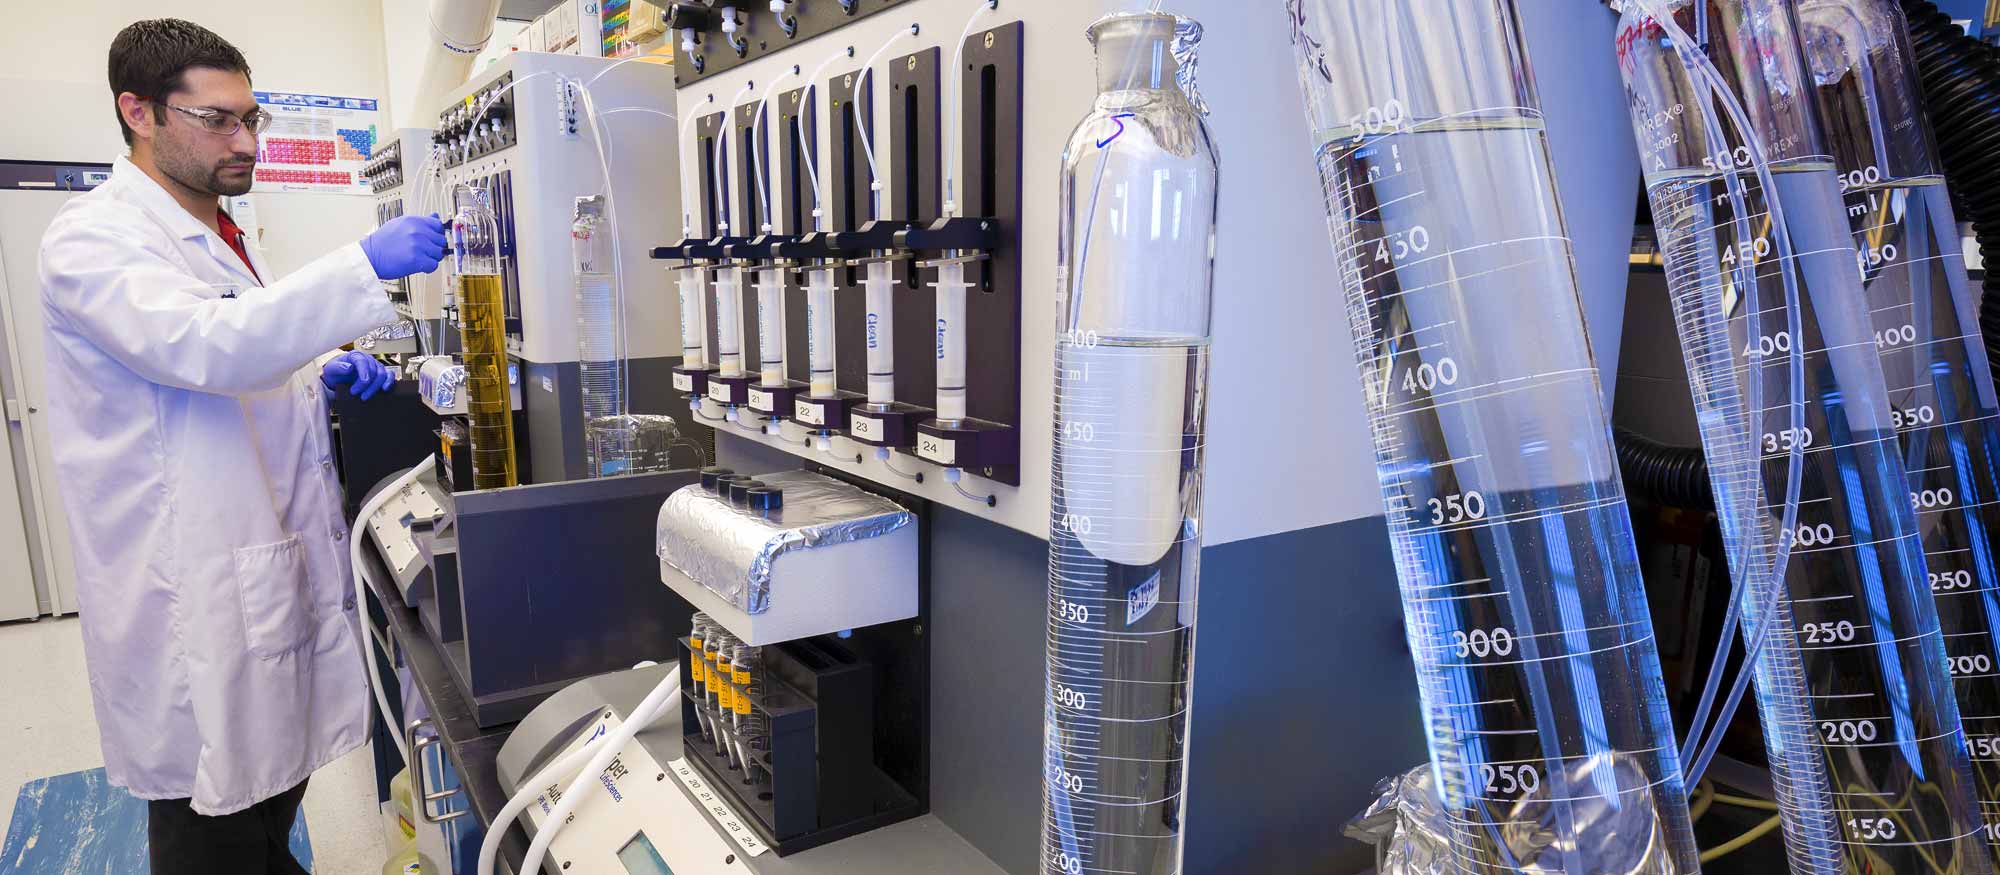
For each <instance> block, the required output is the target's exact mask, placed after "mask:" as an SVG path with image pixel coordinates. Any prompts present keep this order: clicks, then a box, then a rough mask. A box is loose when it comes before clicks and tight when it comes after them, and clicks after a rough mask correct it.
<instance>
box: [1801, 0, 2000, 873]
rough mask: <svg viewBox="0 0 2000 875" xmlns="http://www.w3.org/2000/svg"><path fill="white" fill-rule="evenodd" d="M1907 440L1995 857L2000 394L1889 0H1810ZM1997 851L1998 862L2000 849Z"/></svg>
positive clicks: (1855, 232) (1893, 400)
mask: <svg viewBox="0 0 2000 875" xmlns="http://www.w3.org/2000/svg"><path fill="white" fill-rule="evenodd" d="M1798 15H1799V27H1800V34H1801V36H1802V37H1803V42H1804V44H1805V54H1806V63H1807V65H1808V66H1809V67H1810V68H1811V71H1812V76H1813V84H1814V86H1815V90H1816V91H1817V93H1818V94H1819V105H1820V110H1821V117H1822V118H1823V119H1824V121H1825V127H1826V133H1827V145H1828V147H1830V148H1831V150H1832V152H1833V158H1834V170H1835V171H1836V172H1837V173H1838V174H1839V176H1840V189H1841V196H1842V202H1843V205H1844V206H1845V207H1846V209H1847V226H1848V231H1849V233H1850V235H1851V236H1852V237H1853V240H1854V247H1855V257H1856V266H1857V267H1858V269H1859V270H1860V273H1861V281H1862V286H1863V288H1864V289H1865V290H1866V293H1867V302H1868V310H1869V316H1870V318H1871V320H1872V323H1871V325H1870V327H1871V328H1872V329H1873V330H1874V333H1875V345H1876V347H1877V349H1878V350H1879V353H1880V357H1881V360H1882V374H1883V378H1884V380H1885V381H1886V383H1887V385H1888V390H1889V407H1890V415H1889V418H1890V425H1891V426H1893V427H1894V428H1895V429H1896V433H1897V435H1898V437H1899V438H1900V441H1901V444H1902V448H1903V468H1904V470H1905V471H1906V472H1907V473H1908V474H1909V478H1910V487H1909V492H1910V506H1911V508H1912V509H1913V510H1914V511H1915V513H1916V515H1917V530H1918V533H1919V535H1920V536H1921V537H1922V539H1923V546H1924V564H1925V566H1926V569H1927V572H1928V574H1927V578H1928V580H1929V584H1930V590H1931V594H1932V597H1933V598H1935V599H1936V601H1937V613H1938V628H1939V630H1940V632H1941V633H1942V634H1943V638H1944V642H1945V654H1946V658H1947V659H1949V660H1950V662H1949V664H1950V666H1951V675H1952V686H1953V688H1954V691H1955V692H1956V693H1957V695H1958V710H1959V718H1960V721H1961V723H1962V725H1963V726H1964V727H1965V742H1966V748H1967V750H1968V751H1969V752H1970V753H1971V757H1972V771H1973V783H1974V790H1975V793H1976V794H1977V796H1978V798H1979V805H1980V809H1981V811H1980V813H1981V815H1982V816H1983V817H1984V818H1985V824H1986V831H1985V835H1984V838H1985V840H1986V843H1987V849H1988V851H1989V853H1994V852H2000V843H1996V839H2000V669H1996V667H1995V666H1996V661H2000V647H1996V644H2000V595H1996V594H1997V593H2000V490H1996V488H1995V487H1996V481H2000V404H1996V403H1995V397H1994V389H1993V371H1992V368H1991V366H1990V365H1989V363H1988V361H1987V355H1986V345H1985V341H1984V339H1983V338H1982V337H1981V335H1980V331H1979V303H1978V294H1979V293H1978V290H1977V288H1976V287H1975V286H1973V285H1972V283H1971V281H1970V280H1969V279H1968V278H1967V276H1966V268H1965V256H1964V250H1963V249H1962V248H1961V244H1960V243H1959V235H1958V222H1957V220H1956V219H1955V218H1953V216H1952V211H1951V197H1950V193H1949V192H1947V191H1946V189H1945V180H1944V174H1943V171H1942V170H1941V169H1940V168H1939V163H1938V157H1937V147H1936V145H1935V143H1934V141H1933V139H1932V136H1931V126H1930V121H1929V118H1928V117H1927V116H1926V115H1925V113H1924V108H1923V102H1922V101H1923V92H1922V86H1921V84H1920V80H1919V78H1918V75H1917V70H1916V64H1915V55H1914V54H1913V53H1912V51H1911V48H1910V40H1909V33H1908V24H1907V22H1906V21H1905V20H1904V18H1903V11H1902V8H1901V7H1900V6H1899V5H1898V4H1897V3H1896V2H1895V0H1801V2H1800V3H1799V4H1798ZM1996 862H2000V857H1996Z"/></svg>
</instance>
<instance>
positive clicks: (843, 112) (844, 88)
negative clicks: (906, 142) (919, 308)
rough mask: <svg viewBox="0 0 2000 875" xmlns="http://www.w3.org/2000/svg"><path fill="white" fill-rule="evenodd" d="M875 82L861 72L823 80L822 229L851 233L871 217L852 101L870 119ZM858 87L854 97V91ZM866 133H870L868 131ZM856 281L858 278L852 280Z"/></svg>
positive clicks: (872, 214) (862, 157)
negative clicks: (824, 185)
mask: <svg viewBox="0 0 2000 875" xmlns="http://www.w3.org/2000/svg"><path fill="white" fill-rule="evenodd" d="M875 78H876V77H874V76H870V77H868V78H867V80H866V81H862V79H861V71H859V70H855V71H853V72H849V73H843V74H841V75H839V76H835V77H833V78H832V79H829V80H827V83H826V105H827V111H828V112H830V113H832V116H831V117H830V118H828V119H827V121H828V125H827V138H826V141H827V152H826V156H827V165H826V166H827V174H828V175H829V176H830V177H832V178H830V179H828V180H827V196H826V197H827V204H826V210H827V214H826V227H827V228H828V229H829V230H833V231H852V230H854V229H856V228H859V227H861V226H862V225H865V224H867V223H868V220H869V219H872V218H874V217H875V214H874V212H873V211H872V209H871V207H869V198H868V183H869V179H868V157H867V156H866V155H864V154H862V149H861V130H860V128H859V127H858V126H856V124H855V122H854V110H853V109H852V107H853V104H854V101H855V100H857V99H858V100H860V101H861V104H862V105H861V114H862V115H865V116H867V117H868V118H869V119H871V120H872V119H873V118H874V117H875V116H874V112H875V96H874V95H875ZM856 86H860V88H861V91H860V92H859V93H858V94H857V93H856V91H855V87H856ZM870 133H874V131H873V130H872V129H871V130H870ZM855 279H857V280H858V278H855Z"/></svg>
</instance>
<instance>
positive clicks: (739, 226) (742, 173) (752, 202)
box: [729, 99, 771, 237]
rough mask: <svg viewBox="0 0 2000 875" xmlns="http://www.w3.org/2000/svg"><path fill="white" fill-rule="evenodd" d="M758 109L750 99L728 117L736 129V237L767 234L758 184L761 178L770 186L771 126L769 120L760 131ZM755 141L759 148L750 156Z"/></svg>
mask: <svg viewBox="0 0 2000 875" xmlns="http://www.w3.org/2000/svg"><path fill="white" fill-rule="evenodd" d="M757 107H758V103H757V101H756V100H754V99H752V100H747V101H744V102H743V103H740V104H737V106H736V109H735V111H734V112H732V113H730V116H729V118H730V124H731V125H733V126H734V130H731V131H730V132H729V146H730V147H731V148H732V149H734V150H735V152H736V167H737V169H736V172H735V176H734V179H735V180H736V185H737V189H738V199H737V210H736V215H737V216H738V217H740V219H735V220H732V221H731V223H730V226H729V233H730V234H731V235H733V236H737V237H755V236H757V235H759V234H762V233H764V231H763V228H764V222H765V221H767V218H768V217H766V216H765V215H764V199H763V198H762V197H761V196H760V195H759V194H758V189H757V182H758V177H759V176H762V177H763V179H764V184H765V185H769V184H770V179H771V168H770V167H768V166H765V165H767V164H769V163H770V158H769V157H767V156H769V155H770V154H771V148H770V146H771V124H770V122H769V121H768V120H767V121H765V123H764V128H763V130H761V131H759V130H758V129H757ZM767 115H768V113H767ZM752 140H756V147H757V148H759V149H760V151H758V152H757V153H756V154H755V156H752V154H751V149H752V148H753V147H752V145H751V141H752ZM753 157H754V160H753Z"/></svg>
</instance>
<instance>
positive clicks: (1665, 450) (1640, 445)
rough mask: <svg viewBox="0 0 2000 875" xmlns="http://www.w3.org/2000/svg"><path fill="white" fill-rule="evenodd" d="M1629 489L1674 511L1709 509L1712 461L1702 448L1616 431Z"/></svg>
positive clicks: (1712, 499) (1711, 503) (1712, 503)
mask: <svg viewBox="0 0 2000 875" xmlns="http://www.w3.org/2000/svg"><path fill="white" fill-rule="evenodd" d="M1612 436H1613V437H1614V438H1615V443H1616V444H1617V447H1618V468H1619V470H1620V472H1622V473H1623V474H1624V475H1625V489H1626V491H1628V492H1631V493H1633V494H1635V495H1639V496H1642V497H1645V498H1648V499H1651V500H1653V501H1655V502H1657V503H1660V504H1664V505H1667V506H1670V507H1685V508H1694V509H1701V508H1709V507H1714V506H1715V494H1714V493H1712V492H1709V491H1708V460H1707V459H1706V458H1705V457H1704V456H1703V455H1702V452H1701V448H1700V447H1676V446H1670V445H1668V444H1663V443H1660V442H1659V441H1656V440H1653V439H1652V438H1649V437H1646V436H1644V435H1641V434H1639V433H1637V432H1634V431H1630V430H1628V429H1623V428H1620V429H1614V430H1613V432H1612Z"/></svg>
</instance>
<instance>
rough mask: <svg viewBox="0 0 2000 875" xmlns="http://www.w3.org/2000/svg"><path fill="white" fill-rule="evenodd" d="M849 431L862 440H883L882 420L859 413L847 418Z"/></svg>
mask: <svg viewBox="0 0 2000 875" xmlns="http://www.w3.org/2000/svg"><path fill="white" fill-rule="evenodd" d="M847 430H848V431H850V432H853V433H854V436H855V437H858V438H861V439H862V440H870V441H880V440H882V420H879V419H876V418H875V417H873V416H862V415H861V414H859V413H856V414H853V415H851V416H849V417H847Z"/></svg>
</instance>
